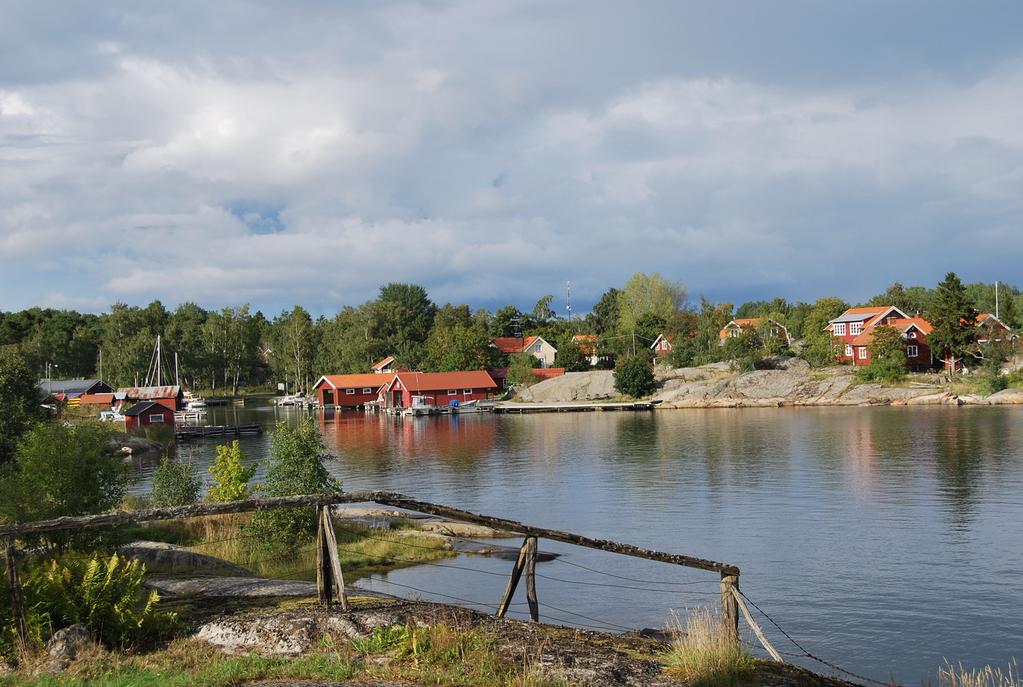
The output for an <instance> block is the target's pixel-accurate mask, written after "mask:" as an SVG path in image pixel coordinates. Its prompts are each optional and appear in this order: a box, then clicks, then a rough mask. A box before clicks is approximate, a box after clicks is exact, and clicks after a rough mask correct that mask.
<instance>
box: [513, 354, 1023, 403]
mask: <svg viewBox="0 0 1023 687" xmlns="http://www.w3.org/2000/svg"><path fill="white" fill-rule="evenodd" d="M775 364H776V367H777V368H778V369H773V370H757V371H754V372H745V373H741V374H740V373H736V372H733V371H731V370H730V369H729V366H728V364H727V363H715V364H712V365H704V366H701V367H694V368H681V369H677V368H667V367H660V366H659V367H658V368H657V369H656V371H655V376H656V378H657V383H658V387H659V388H658V389H657V391H656V392H655V393H654V394H653V395H652V396H651V397H650V398H651V400H653V401H656V402H658V407H659V408H757V407H783V406H871V405H891V406H894V405H1018V404H1023V389H1006V390H1004V391H1000V392H998V393H995V394H991V395H990V396H982V395H975V394H959V393H955V392H953V391H951V390H949V389H948V388H946V387H945V386H944V385H943V384H941V383H940V382H939V381H938V379H937V377H936V376H935V375H920V376H910V377H909V378H908V381H907V382H905V383H903V384H900V385H897V386H886V385H882V384H873V383H864V382H861V381H860V380H859V379H858V378H857V377H856V375H855V374H853V371H852V370H851V369H850V368H848V367H842V368H827V369H824V370H811V369H810V366H809V365H808V364H807V363H806V362H805V361H803V360H800V359H798V358H780V359H778V360H777V361H776V363H775ZM617 396H618V393H617V392H616V391H615V388H614V376H613V373H612V372H611V371H608V370H595V371H592V372H570V373H568V374H565V375H564V376H561V377H555V378H553V379H547V380H544V381H542V382H540V383H538V384H535V385H533V386H531V387H529V388H528V389H524V390H522V392H521V393H520V394H519V397H518V400H520V401H522V402H524V403H563V402H600V401H606V400H609V399H613V398H616V397H617Z"/></svg>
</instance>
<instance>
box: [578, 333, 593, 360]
mask: <svg viewBox="0 0 1023 687" xmlns="http://www.w3.org/2000/svg"><path fill="white" fill-rule="evenodd" d="M572 342H573V343H574V344H575V345H576V346H578V347H579V350H580V351H582V352H583V355H595V354H596V352H597V335H596V334H573V335H572Z"/></svg>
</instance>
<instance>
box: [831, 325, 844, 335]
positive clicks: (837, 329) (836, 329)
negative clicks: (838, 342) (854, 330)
mask: <svg viewBox="0 0 1023 687" xmlns="http://www.w3.org/2000/svg"><path fill="white" fill-rule="evenodd" d="M832 326H833V329H832V333H833V334H834V335H835V336H845V322H836V323H835V324H834V325H832Z"/></svg>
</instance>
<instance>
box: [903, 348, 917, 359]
mask: <svg viewBox="0 0 1023 687" xmlns="http://www.w3.org/2000/svg"><path fill="white" fill-rule="evenodd" d="M918 355H920V347H919V346H906V357H907V358H915V357H917V356H918Z"/></svg>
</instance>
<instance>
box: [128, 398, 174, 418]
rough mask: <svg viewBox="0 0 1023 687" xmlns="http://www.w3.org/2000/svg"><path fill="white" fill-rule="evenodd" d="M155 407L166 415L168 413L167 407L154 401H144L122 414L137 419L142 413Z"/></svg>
mask: <svg viewBox="0 0 1023 687" xmlns="http://www.w3.org/2000/svg"><path fill="white" fill-rule="evenodd" d="M154 406H155V407H157V408H159V409H160V410H161V411H162V412H165V413H166V412H168V408H167V406H165V405H163V404H161V403H156V402H154V401H142V402H141V403H136V404H135V405H133V406H132V407H131V408H128V410H126V411H124V412H123V413H121V414H122V415H125V416H131V417H136V416H138V415H141V414H142V413H144V412H146V411H147V410H149V409H150V408H153V407H154Z"/></svg>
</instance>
